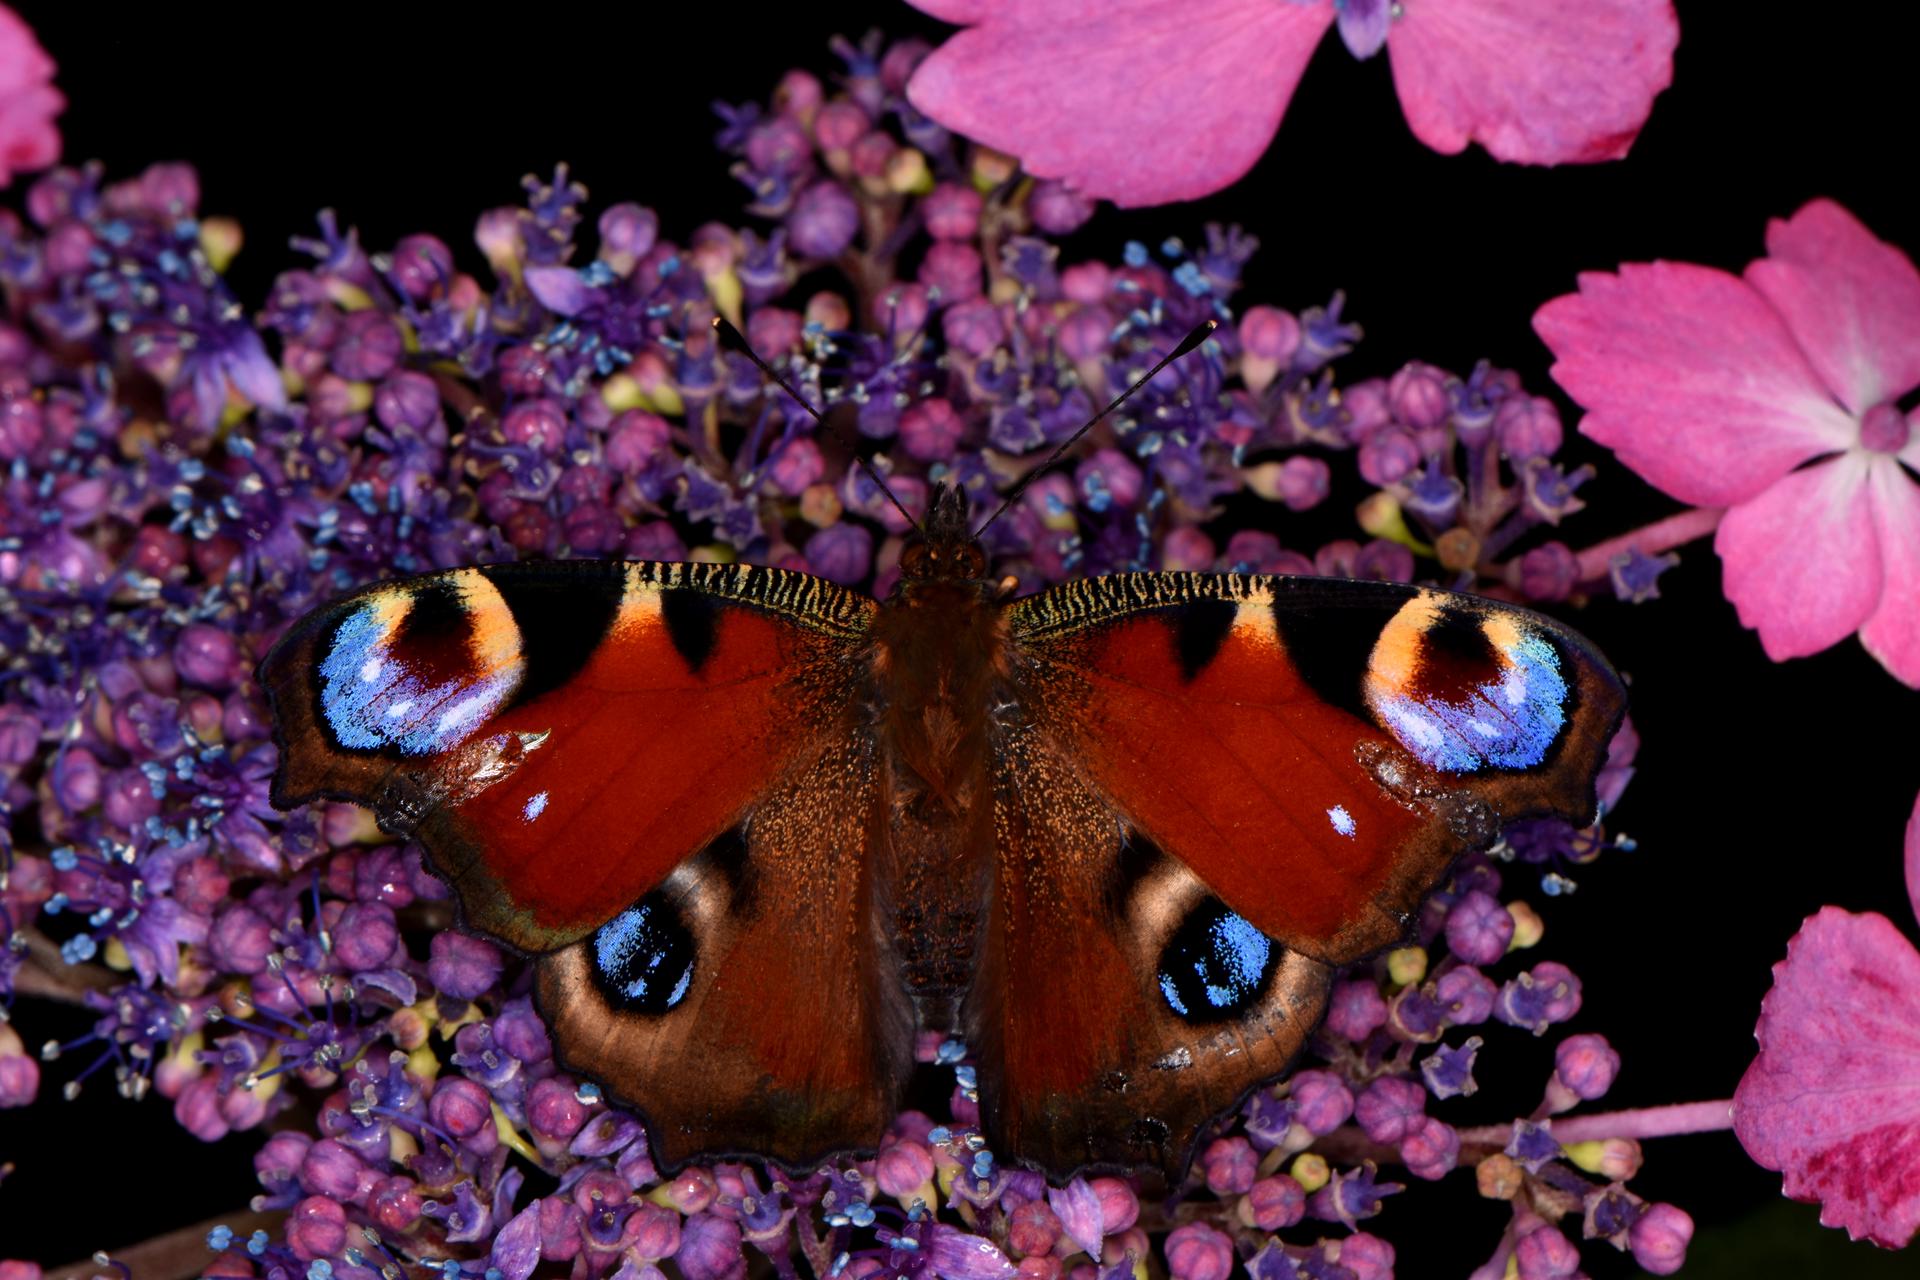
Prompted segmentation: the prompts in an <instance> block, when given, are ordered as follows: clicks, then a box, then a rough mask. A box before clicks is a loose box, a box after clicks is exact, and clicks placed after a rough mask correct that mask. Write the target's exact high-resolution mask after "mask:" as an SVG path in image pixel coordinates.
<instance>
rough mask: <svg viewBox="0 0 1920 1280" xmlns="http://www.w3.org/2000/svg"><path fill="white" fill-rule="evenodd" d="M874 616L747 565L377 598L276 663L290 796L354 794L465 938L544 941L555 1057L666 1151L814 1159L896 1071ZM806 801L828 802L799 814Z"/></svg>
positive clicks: (460, 575)
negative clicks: (875, 884) (596, 1085)
mask: <svg viewBox="0 0 1920 1280" xmlns="http://www.w3.org/2000/svg"><path fill="white" fill-rule="evenodd" d="M875 607H876V606H875V605H874V604H873V603H872V602H871V601H870V600H867V599H865V598H864V597H862V596H859V595H856V594H854V593H851V592H847V591H844V590H842V589H841V588H839V587H837V586H834V585H833V584H831V583H827V582H824V581H822V580H820V579H817V578H812V577H809V576H807V575H804V574H797V573H789V572H784V571H781V570H775V569H766V568H758V567H750V566H738V565H699V564H660V563H649V562H630V563H619V562H602V561H556V562H546V563H528V564H513V565H494V566H488V567H484V568H475V569H460V570H454V571H451V572H447V573H439V574H432V575H428V576H426V577H421V578H414V579H411V580H407V581H404V582H397V583H389V584H384V585H381V586H376V587H372V588H369V589H367V590H364V591H361V592H358V593H356V594H354V595H350V596H347V597H346V598H344V599H342V600H339V601H337V602H335V603H333V604H331V605H328V606H326V607H324V608H322V609H320V610H318V611H316V612H315V613H313V614H311V615H309V616H308V617H307V618H306V619H304V620H303V621H301V622H300V623H299V624H297V625H296V626H295V627H294V628H293V630H292V631H290V632H289V633H288V635H287V636H286V637H285V638H284V639H283V640H282V641H281V642H280V644H279V645H277V646H276V647H275V649H274V651H273V652H272V653H271V654H269V655H268V657H267V659H266V661H265V662H264V663H263V664H262V666H261V680H262V683H263V685H264V686H265V687H266V690H267V692H268V695H269V698H270V700H271V702H272V706H273V712H274V716H275V723H276V727H277V730H278V735H279V741H280V745H281V751H282V754H281V767H280V772H279V773H278V774H277V775H276V777H275V780H274V790H273V798H274V802H275V803H276V804H278V805H280V806H282V807H288V806H291V805H293V804H297V803H300V802H302V801H305V800H309V799H313V798H315V797H317V796H322V795H328V796H338V797H344V798H346V799H351V800H355V801H358V802H360V803H362V804H365V805H368V806H369V807H371V808H372V810H373V812H374V814H375V816H376V818H377V819H378V820H379V823H380V825H381V827H382V828H383V829H385V830H386V831H388V832H390V833H392V834H395V835H402V836H413V837H415V838H417V839H418V840H419V841H420V842H421V844H422V845H423V846H424V847H425V849H426V851H427V854H428V857H429V860H430V862H431V865H432V866H433V868H434V870H435V871H436V872H437V873H438V874H439V875H440V876H442V877H443V878H444V879H445V880H446V881H447V882H448V884H449V885H451V886H452V888H453V890H454V892H455V895H456V896H457V898H458V900H459V903H460V908H461V915H462V920H463V923H464V924H465V925H466V926H467V927H468V928H471V929H473V930H475V931H478V932H481V933H485V934H488V935H490V936H492V937H494V938H497V939H499V940H500V941H502V942H504V943H507V944H508V945H510V946H512V947H514V948H516V949H518V950H521V951H525V952H530V953H535V954H540V955H542V957H543V958H542V959H541V960H540V962H539V976H538V992H539V995H540V998H541V1001H542V1004H543V1006H544V1008H545V1010H546V1012H547V1014H548V1017H549V1020H550V1022H551V1023H552V1025H553V1027H554V1029H555V1034H556V1039H557V1042H558V1046H559V1050H560V1054H561V1056H562V1058H563V1060H565V1061H567V1062H569V1063H570V1064H573V1065H576V1066H578V1067H579V1068H580V1069H581V1070H585V1071H588V1072H591V1073H593V1074H595V1075H596V1076H599V1077H601V1078H602V1079H603V1080H604V1081H605V1082H606V1083H607V1084H608V1086H609V1088H610V1089H611V1090H612V1092H613V1093H614V1094H615V1096H617V1097H619V1098H622V1099H623V1100H626V1101H628V1102H631V1103H633V1104H634V1105H636V1106H637V1107H639V1108H640V1109H641V1110H642V1111H643V1112H645V1113H646V1114H647V1116H648V1119H649V1121H650V1125H651V1128H652V1131H653V1136H654V1139H655V1150H656V1153H657V1156H658V1158H659V1160H660V1161H661V1163H663V1164H668V1165H672V1164H677V1163H679V1162H681V1161H683V1160H684V1159H686V1158H688V1157H690V1156H692V1155H694V1154H695V1153H697V1152H702V1151H728V1150H745V1149H757V1150H761V1151H764V1152H766V1153H768V1154H771V1155H774V1156H775V1157H779V1158H788V1159H791V1160H793V1161H796V1162H798V1161H802V1160H804V1159H806V1158H807V1157H809V1156H811V1155H812V1154H815V1148H816V1147H817V1146H819V1145H820V1143H821V1142H822V1137H821V1135H822V1134H823V1133H825V1132H827V1131H828V1126H829V1125H830V1124H831V1125H837V1126H839V1127H837V1128H833V1129H832V1130H831V1131H832V1132H833V1133H834V1134H835V1135H836V1137H838V1138H844V1135H845V1134H848V1133H862V1132H864V1133H872V1134H874V1135H876V1136H877V1135H878V1133H879V1132H880V1130H881V1128H882V1126H883V1125H884V1124H885V1122H886V1120H887V1119H888V1118H889V1117H890V1115H891V1113H892V1109H893V1103H894V1099H895V1097H896V1096H897V1094H898V1092H899V1089H900V1087H901V1085H900V1079H901V1076H902V1075H903V1073H904V1071H905V1067H904V1065H903V1064H901V1063H900V1062H899V1061H897V1060H896V1059H897V1056H898V1053H899V1052H900V1050H893V1049H890V1048H889V1046H895V1045H898V1046H904V1044H905V1042H906V1037H905V1035H904V1033H901V1032H898V1030H897V1028H898V1025H899V1022H900V1019H901V1018H902V1017H903V1016H905V1015H903V1014H902V1012H901V1011H900V1010H899V1009H898V1008H897V1007H896V1006H897V1005H898V1004H899V1003H900V998H899V996H898V995H897V994H890V993H889V990H888V984H886V983H885V982H884V979H883V977H882V975H881V974H880V970H881V968H882V966H881V965H880V964H878V963H876V962H875V960H874V957H873V954H872V948H873V941H872V939H871V937H870V930H869V929H868V927H867V924H866V921H867V919H868V918H869V917H868V915H867V914H866V913H865V912H864V908H863V904H864V901H865V898H866V888H865V885H864V876H865V872H864V868H865V867H866V866H867V864H868V860H867V858H866V857H865V841H866V832H867V823H868V818H869V814H868V813H867V812H866V810H865V808H864V807H863V806H870V803H871V796H872V782H871V773H872V770H871V764H870V762H871V758H872V749H871V740H870V737H868V736H866V735H865V734H863V732H862V731H861V730H860V727H859V726H858V725H857V724H854V723H852V722H851V719H850V712H851V707H852V702H853V690H854V689H855V687H856V686H857V683H858V678H859V675H858V673H859V671H860V663H861V659H862V655H863V654H864V651H865V640H866V629H867V627H868V625H869V623H870V622H871V618H872V615H873V611H874V609H875ZM813 811H817V812H820V813H822V814H825V815H830V816H829V817H828V818H826V819H825V820H823V821H821V822H819V823H814V824H805V823H801V822H799V821H798V820H797V816H796V815H798V814H801V813H807V812H813ZM772 903H778V904H780V912H779V916H778V919H776V920H774V921H772V922H771V924H769V922H768V921H767V919H766V912H767V909H768V906H769V904H772ZM896 985H897V984H896ZM796 991H806V992H808V993H809V995H810V998H808V999H804V1000H796V999H793V998H792V996H791V993H793V992H796ZM776 1005H777V1008H776V1007H775V1006H776ZM776 1013H777V1014H778V1015H779V1016H777V1017H776V1016H774V1015H775V1014H776ZM796 1043H797V1044H802V1045H809V1046H811V1045H813V1044H832V1045H836V1046H839V1048H838V1049H836V1050H835V1051H834V1052H831V1053H821V1054H817V1055H813V1056H807V1055H806V1054H803V1053H800V1052H797V1051H796V1050H795V1048H794V1047H793V1046H794V1045H795V1044H796ZM721 1061H724V1062H725V1063H726V1070H725V1071H723V1072H721V1073H720V1074H719V1076H718V1077H716V1076H715V1075H714V1074H713V1072H714V1070H715V1069H716V1064H717V1063H719V1062H721ZM690 1082H693V1083H697V1085H698V1087H697V1088H696V1087H692V1084H691V1083H690ZM828 1145H831V1142H829V1143H828Z"/></svg>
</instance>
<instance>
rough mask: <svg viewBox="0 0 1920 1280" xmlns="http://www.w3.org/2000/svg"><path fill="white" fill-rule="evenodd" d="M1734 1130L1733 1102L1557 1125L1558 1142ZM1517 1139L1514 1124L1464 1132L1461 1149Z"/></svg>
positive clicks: (1678, 1106)
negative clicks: (1514, 1134)
mask: <svg viewBox="0 0 1920 1280" xmlns="http://www.w3.org/2000/svg"><path fill="white" fill-rule="evenodd" d="M1732 1127H1733V1100H1732V1099H1730V1098H1718V1099H1715V1100H1714V1101H1712V1102H1676V1103H1674V1104H1672V1105H1671V1106H1665V1107H1642V1108H1639V1109H1638V1110H1633V1111H1607V1112H1602V1113H1601V1114H1599V1115H1591V1116H1572V1117H1570V1118H1568V1119H1565V1120H1555V1121H1554V1122H1553V1136H1554V1140H1555V1141H1557V1142H1559V1143H1561V1144H1563V1145H1564V1144H1566V1143H1569V1142H1592V1141H1597V1140H1601V1139H1606V1138H1669V1137H1673V1136H1675V1135H1677V1134H1682V1133H1713V1132H1716V1131H1718V1130H1721V1129H1730V1128H1732ZM1512 1137H1513V1126H1512V1125H1510V1124H1489V1125H1481V1126H1479V1127H1478V1128H1473V1129H1462V1130H1460V1145H1461V1146H1463V1147H1464V1146H1483V1147H1504V1146H1506V1145H1507V1143H1508V1142H1509V1141H1511V1140H1512Z"/></svg>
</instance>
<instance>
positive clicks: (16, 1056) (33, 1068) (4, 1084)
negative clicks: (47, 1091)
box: [0, 1026, 40, 1108]
mask: <svg viewBox="0 0 1920 1280" xmlns="http://www.w3.org/2000/svg"><path fill="white" fill-rule="evenodd" d="M7 1031H8V1028H6V1027H5V1026H0V1037H3V1036H4V1034H5V1033H6V1032H7ZM14 1040H15V1042H16V1045H17V1042H18V1040H19V1036H18V1035H17V1034H16V1035H15V1036H14ZM39 1091H40V1064H39V1063H38V1062H35V1061H34V1060H33V1059H32V1058H31V1057H29V1056H28V1055H26V1054H24V1053H21V1052H19V1051H18V1049H17V1048H16V1049H15V1051H13V1052H8V1051H7V1048H6V1045H5V1044H4V1043H0V1108H5V1107H24V1106H26V1105H27V1104H28V1103H30V1102H32V1101H33V1099H34V1095H35V1094H37V1093H38V1092H39Z"/></svg>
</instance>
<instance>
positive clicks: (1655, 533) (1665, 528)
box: [1575, 507, 1726, 582]
mask: <svg viewBox="0 0 1920 1280" xmlns="http://www.w3.org/2000/svg"><path fill="white" fill-rule="evenodd" d="M1725 514H1726V509H1725V508H1724V507H1696V508H1693V509H1691V510H1687V511H1682V512H1680V513H1679V514H1678V515H1672V516H1668V517H1667V518H1666V519H1665V520H1655V521H1654V522H1653V523H1652V524H1650V525H1647V526H1646V527H1645V528H1641V529H1635V530H1634V531H1633V532H1632V533H1623V534H1621V535H1620V536H1619V537H1617V538H1608V539H1607V540H1606V541H1605V542H1600V543H1596V544H1594V545H1593V546H1591V547H1588V548H1587V549H1586V550H1585V551H1582V552H1580V553H1579V554H1578V555H1577V556H1576V557H1575V561H1576V563H1577V564H1578V565H1579V566H1580V581H1582V582H1597V581H1599V580H1600V579H1601V578H1604V577H1606V576H1607V572H1608V567H1609V563H1610V562H1611V561H1612V560H1613V558H1614V557H1615V556H1617V555H1619V554H1620V553H1621V552H1623V551H1632V550H1635V549H1638V550H1639V552H1640V554H1642V555H1648V556H1655V555H1659V554H1660V553H1661V552H1662V551H1666V550H1669V549H1671V548H1673V547H1677V546H1679V545H1680V544H1681V543H1683V542H1692V541H1693V540H1694V539H1695V538H1704V537H1706V536H1707V535H1708V534H1709V533H1712V532H1713V531H1714V529H1716V528H1718V527H1719V524H1720V517H1721V516H1723V515H1725Z"/></svg>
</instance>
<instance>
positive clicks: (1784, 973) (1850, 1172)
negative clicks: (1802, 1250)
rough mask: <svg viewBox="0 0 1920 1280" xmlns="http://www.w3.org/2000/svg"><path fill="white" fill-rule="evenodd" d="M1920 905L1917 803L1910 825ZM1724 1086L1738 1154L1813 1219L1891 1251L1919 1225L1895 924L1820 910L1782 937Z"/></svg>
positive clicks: (1912, 1051) (1917, 1032) (1913, 1059)
mask: <svg viewBox="0 0 1920 1280" xmlns="http://www.w3.org/2000/svg"><path fill="white" fill-rule="evenodd" d="M1906 853H1907V890H1908V892H1909V893H1910V894H1912V895H1913V898H1914V906H1915V910H1916V912H1920V803H1916V805H1915V806H1914V812H1913V818H1912V820H1911V821H1910V822H1909V823H1908V824H1907V851H1906ZM1754 1035H1755V1037H1756V1038H1757V1039H1758V1040H1759V1041H1760V1055H1759V1056H1758V1057H1757V1058H1755V1059H1754V1060H1753V1065H1752V1066H1750V1067H1748V1068H1747V1073H1746V1075H1745V1076H1743V1077H1741V1080H1740V1087H1739V1088H1738V1089H1736V1090H1735V1091H1734V1095H1733V1131H1734V1133H1735V1134H1736V1135H1737V1136H1738V1137H1739V1139H1740V1144H1741V1145H1742V1146H1744V1147H1745V1148H1746V1149H1747V1154H1748V1155H1750V1156H1752V1157H1753V1158H1754V1160H1756V1161H1757V1162H1759V1163H1760V1164H1762V1165H1764V1166H1766V1167H1767V1168H1769V1169H1779V1170H1781V1171H1782V1172H1784V1173H1785V1174H1786V1193H1787V1195H1789V1196H1791V1197H1793V1198H1794V1199H1796V1200H1818V1201H1819V1202H1820V1206H1821V1207H1820V1221H1821V1222H1823V1223H1825V1224H1826V1225H1827V1226H1830V1227H1845V1228H1846V1229H1847V1234H1848V1235H1849V1236H1852V1237H1853V1238H1854V1239H1856V1240H1858V1239H1861V1238H1862V1237H1865V1238H1867V1239H1870V1240H1872V1241H1874V1242H1875V1243H1877V1244H1882V1245H1886V1246H1888V1247H1890V1248H1899V1247H1900V1246H1902V1245H1904V1244H1905V1243H1906V1242H1907V1241H1908V1240H1909V1239H1911V1238H1912V1236H1913V1234H1914V1230H1915V1228H1917V1227H1920V952H1917V951H1915V950H1914V947H1913V944H1912V943H1910V942H1908V941H1907V939H1906V938H1904V937H1903V936H1901V934H1900V931H1899V930H1898V929H1896V928H1895V927H1894V926H1893V922H1892V921H1890V920H1888V919H1887V918H1886V917H1885V916H1882V915H1877V914H1867V915H1853V914H1852V913H1850V912H1846V911H1842V910H1840V909H1839V908H1838V907H1823V908H1821V909H1820V911H1819V912H1818V913H1817V914H1815V915H1813V916H1810V917H1809V918H1808V919H1807V921H1806V923H1804V924H1803V925H1801V926H1800V932H1799V933H1798V934H1796V935H1795V936H1794V939H1793V941H1792V942H1789V943H1788V944H1787V958H1786V959H1785V960H1783V961H1781V962H1780V963H1779V964H1777V965H1775V966H1774V967H1773V989H1772V990H1771V991H1769V992H1767V996H1766V999H1765V1000H1764V1001H1762V1002H1761V1005H1760V1025H1759V1026H1758V1027H1757V1028H1755V1031H1754Z"/></svg>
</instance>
